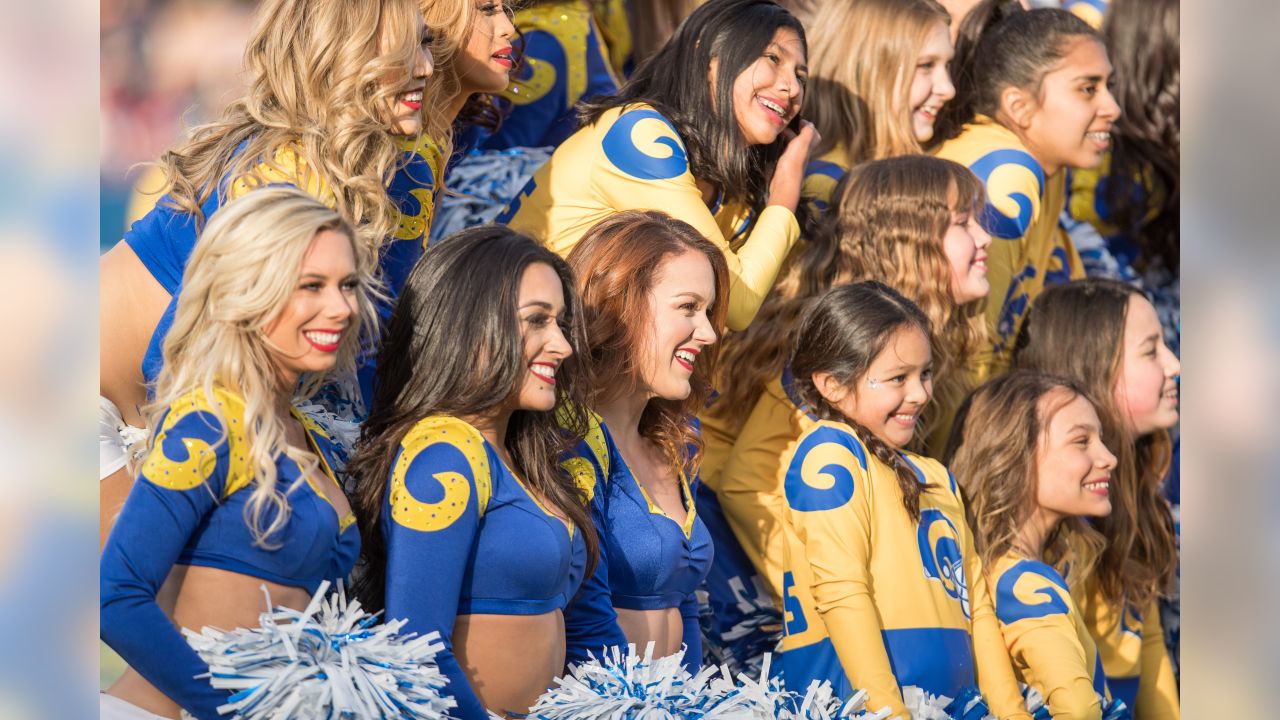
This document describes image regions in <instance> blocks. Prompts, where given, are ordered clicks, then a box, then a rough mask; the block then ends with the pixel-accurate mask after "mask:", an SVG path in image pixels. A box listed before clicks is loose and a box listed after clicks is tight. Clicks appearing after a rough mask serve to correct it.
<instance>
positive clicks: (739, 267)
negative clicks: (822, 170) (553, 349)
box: [553, 108, 800, 330]
mask: <svg viewBox="0 0 1280 720" xmlns="http://www.w3.org/2000/svg"><path fill="white" fill-rule="evenodd" d="M640 137H645V138H648V142H647V143H645V147H650V146H655V147H656V148H662V147H663V146H665V148H666V154H667V157H665V158H660V157H658V156H654V155H651V154H649V153H648V152H646V151H645V150H642V149H641V143H640V142H639V141H638V139H639V138H640ZM650 149H653V148H650ZM603 150H604V154H605V158H600V162H597V163H596V164H595V166H594V168H593V169H592V173H593V175H594V176H595V183H594V185H595V187H597V188H598V189H599V192H600V194H601V196H602V197H603V199H604V202H605V204H607V205H609V206H611V207H613V208H614V209H615V210H643V209H652V210H661V211H663V212H665V213H667V214H668V215H671V216H672V217H674V218H676V219H678V220H683V221H685V222H687V223H689V224H690V225H692V226H693V227H694V229H696V230H697V231H698V232H699V233H701V234H702V235H703V236H705V237H706V238H707V239H708V240H710V241H711V242H712V243H714V244H715V245H716V247H718V248H720V250H721V251H722V252H723V253H724V258H725V262H726V263H727V264H728V266H729V327H730V328H731V329H733V330H744V329H746V327H747V325H749V324H751V321H752V319H754V318H755V315H756V311H758V310H759V309H760V305H761V304H762V303H763V302H764V299H765V296H767V295H768V294H769V291H770V290H771V289H772V288H773V282H774V280H775V279H776V278H777V275H778V271H779V269H781V267H782V262H783V261H784V260H785V259H786V257H787V253H788V252H790V251H791V246H792V245H794V244H795V242H796V240H797V239H799V237H800V225H799V223H798V222H797V221H796V216H795V213H793V212H792V211H790V210H788V209H786V208H785V207H781V206H777V205H770V206H769V207H766V208H765V209H764V211H763V212H761V213H760V217H759V218H758V219H757V220H756V225H755V228H753V229H752V231H751V235H750V236H749V237H748V238H747V239H746V241H745V242H744V243H743V244H742V246H741V247H740V248H739V249H738V251H737V252H734V251H733V250H732V249H730V247H729V243H728V241H727V240H726V239H725V237H724V235H723V233H722V232H721V230H720V227H719V225H717V224H716V220H715V216H714V215H713V214H712V212H711V210H710V209H709V208H708V207H707V205H706V203H705V202H703V200H702V193H701V192H700V191H699V190H698V185H697V183H696V181H695V179H694V177H693V175H692V174H690V172H689V167H688V161H687V160H686V158H685V150H684V143H683V142H681V140H680V138H679V136H678V135H677V134H676V131H675V128H674V127H673V126H672V125H671V123H670V122H669V121H668V120H667V119H666V118H664V117H663V116H662V115H660V114H659V113H658V112H657V111H655V110H653V109H650V108H638V109H632V110H628V111H627V112H624V113H622V114H621V115H620V116H619V117H618V119H617V121H616V122H615V123H614V124H613V126H612V127H611V128H610V129H609V131H608V133H607V134H606V136H605V139H604V143H603ZM653 151H654V152H657V151H658V150H656V149H653ZM553 162H554V159H553Z"/></svg>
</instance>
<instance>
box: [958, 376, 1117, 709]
mask: <svg viewBox="0 0 1280 720" xmlns="http://www.w3.org/2000/svg"><path fill="white" fill-rule="evenodd" d="M961 412H962V415H963V416H962V417H961V418H960V419H959V420H958V421H957V427H956V433H955V435H954V436H953V439H954V442H955V444H957V445H958V447H957V448H955V449H953V451H952V452H951V453H950V463H949V464H950V467H951V469H952V470H953V471H954V472H955V476H956V478H957V479H958V480H959V482H960V486H961V487H962V488H964V492H965V497H966V498H968V500H969V518H970V519H971V521H972V525H971V527H972V528H973V533H974V537H975V544H976V545H977V547H978V552H979V553H980V554H981V556H982V564H983V566H984V567H986V568H987V577H986V579H987V580H988V582H989V583H990V588H991V590H992V594H993V595H994V597H995V609H996V617H997V618H999V620H1000V629H1001V632H1002V634H1003V636H1004V639H1005V642H1006V644H1007V645H1008V648H1009V655H1010V657H1011V658H1012V659H1013V664H1014V671H1015V673H1016V674H1017V676H1018V680H1019V681H1020V682H1024V683H1026V684H1028V685H1030V686H1031V687H1033V688H1034V689H1035V690H1036V691H1037V692H1038V693H1039V694H1040V696H1041V697H1042V698H1043V700H1044V703H1045V705H1047V706H1048V709H1049V714H1050V715H1051V716H1052V717H1054V718H1095V719H1096V718H1101V717H1102V716H1103V712H1104V710H1105V709H1106V706H1107V705H1109V703H1108V701H1107V698H1106V678H1105V677H1104V675H1103V673H1102V665H1101V663H1100V661H1099V658H1098V649H1097V645H1095V644H1094V641H1093V638H1092V637H1090V636H1089V631H1088V629H1087V628H1086V627H1085V623H1084V619H1083V618H1082V617H1081V614H1080V611H1079V609H1078V608H1077V607H1076V604H1075V601H1074V600H1072V598H1071V593H1070V591H1069V590H1068V582H1069V581H1071V582H1078V579H1079V577H1080V576H1081V575H1088V573H1089V569H1088V568H1087V566H1086V564H1085V562H1083V561H1080V560H1077V559H1075V558H1073V557H1072V550H1071V548H1072V547H1073V546H1076V547H1090V548H1093V549H1094V550H1096V549H1098V548H1100V547H1101V545H1102V544H1103V542H1104V541H1103V540H1102V538H1101V537H1100V536H1099V535H1098V532H1097V531H1096V530H1094V529H1093V528H1092V527H1090V526H1089V525H1088V523H1086V522H1084V521H1083V520H1082V519H1081V518H1098V517H1105V516H1106V515H1108V514H1109V513H1110V512H1111V500H1110V490H1109V488H1110V486H1111V474H1112V472H1113V471H1114V470H1115V467H1116V456H1115V455H1113V454H1111V451H1110V450H1108V449H1107V446H1106V445H1105V444H1103V442H1102V425H1101V422H1100V421H1099V420H1098V414H1097V412H1096V411H1095V410H1094V408H1093V404H1092V403H1090V402H1089V399H1088V396H1087V395H1086V394H1085V391H1084V390H1083V389H1081V388H1080V387H1079V386H1077V385H1076V384H1075V383H1074V382H1073V381H1070V380H1064V379H1057V378H1053V377H1050V376H1048V375H1042V374H1040V373H1034V372H1028V371H1023V370H1019V371H1014V372H1012V373H1009V374H1007V375H1002V376H1000V377H998V378H996V379H995V380H992V381H990V382H989V383H987V384H986V385H983V386H982V387H981V388H979V389H978V390H977V392H975V393H974V395H973V396H972V397H971V398H970V399H969V400H968V401H967V403H966V405H965V410H962V411H961ZM1085 554H1086V555H1089V554H1090V553H1088V552H1086V553H1085ZM1067 567H1069V568H1070V571H1069V572H1070V577H1064V574H1065V573H1066V571H1062V572H1060V570H1059V569H1060V568H1067Z"/></svg>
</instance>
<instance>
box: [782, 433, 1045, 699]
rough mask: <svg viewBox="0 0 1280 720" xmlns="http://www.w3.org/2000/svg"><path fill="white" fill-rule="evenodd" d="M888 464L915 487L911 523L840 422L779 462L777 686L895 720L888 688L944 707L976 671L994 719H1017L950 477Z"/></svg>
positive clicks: (917, 459)
mask: <svg viewBox="0 0 1280 720" xmlns="http://www.w3.org/2000/svg"><path fill="white" fill-rule="evenodd" d="M902 459H903V460H904V461H905V462H906V463H907V464H908V466H909V467H910V468H911V469H912V470H914V472H915V474H916V476H917V477H918V478H919V479H920V481H921V482H922V483H925V482H927V483H928V485H929V488H928V490H927V491H926V492H924V493H923V494H922V495H921V496H920V521H919V522H918V523H916V522H913V521H912V520H911V517H910V515H908V514H907V511H906V509H905V508H904V507H903V498H902V490H901V488H900V487H899V486H898V480H897V476H896V474H895V473H894V471H893V469H892V468H890V467H889V466H887V465H885V464H884V463H882V462H881V461H880V460H879V459H877V458H876V457H875V455H873V454H872V453H871V452H869V451H868V450H867V449H866V446H864V445H863V443H862V442H861V441H860V440H859V439H858V438H857V436H856V435H855V434H854V432H853V430H852V429H851V428H850V427H849V426H848V425H845V424H843V423H838V422H831V421H825V420H824V421H820V422H818V423H817V424H816V425H815V426H814V427H813V428H812V429H811V430H809V431H808V432H807V433H805V434H804V436H803V437H801V438H800V442H799V444H798V445H797V447H796V449H795V452H794V453H792V454H791V456H790V457H789V458H787V462H786V465H787V475H786V480H785V482H784V494H785V498H786V515H785V520H786V523H785V533H786V541H785V551H786V552H785V560H784V568H785V571H786V572H785V574H784V576H783V600H782V602H783V622H784V627H785V631H786V636H785V638H784V640H783V653H782V664H783V672H784V676H783V677H784V678H785V680H786V683H787V686H788V688H789V689H795V690H800V691H803V689H804V688H806V687H807V686H808V685H809V683H810V682H811V681H813V680H828V681H830V682H831V683H832V686H833V687H834V689H835V691H836V693H837V694H839V695H840V696H841V697H848V696H849V694H850V693H851V692H852V691H853V690H854V689H858V688H861V689H865V690H866V691H867V693H868V696H869V697H868V701H867V707H869V708H874V709H877V710H878V709H880V708H883V707H886V706H887V707H889V708H890V709H891V712H892V714H896V715H898V716H899V717H904V718H905V717H909V715H908V714H907V712H908V711H907V709H906V707H905V706H904V704H903V699H902V690H901V688H902V687H905V686H908V685H914V686H917V687H920V688H922V689H924V690H925V691H927V692H930V693H933V694H935V695H937V694H941V695H946V696H948V697H952V698H954V697H956V696H957V695H959V694H960V692H961V691H963V690H965V689H967V688H970V687H972V686H973V685H974V678H975V674H976V677H977V681H978V684H979V685H980V687H981V689H982V691H983V695H984V696H985V698H986V700H987V703H988V705H989V707H990V708H991V711H992V712H993V713H994V714H995V715H996V716H997V717H1001V718H1009V717H1018V718H1029V717H1030V716H1029V715H1028V713H1027V711H1026V706H1025V705H1024V703H1023V700H1022V696H1021V694H1020V693H1019V690H1018V686H1017V683H1016V682H1015V681H1014V677H1013V671H1012V668H1011V666H1010V663H1009V655H1008V652H1007V651H1006V649H1005V645H1004V639H1003V637H1002V636H1001V635H1000V628H999V624H998V622H997V620H996V616H995V610H994V608H993V606H992V601H991V595H990V593H989V591H988V589H987V585H986V581H985V579H984V576H983V574H982V563H981V560H980V559H979V556H978V554H977V552H975V551H974V548H973V537H972V533H971V532H970V531H969V526H968V524H967V523H966V522H965V510H964V503H963V501H962V500H961V498H960V493H959V491H958V489H957V487H956V482H955V479H954V478H952V477H951V474H950V473H949V472H947V469H946V468H944V467H943V466H942V465H941V464H940V463H938V462H937V461H936V460H931V459H929V458H925V457H921V456H919V455H914V454H910V453H903V454H902Z"/></svg>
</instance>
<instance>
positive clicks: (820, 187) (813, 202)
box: [800, 144, 849, 219]
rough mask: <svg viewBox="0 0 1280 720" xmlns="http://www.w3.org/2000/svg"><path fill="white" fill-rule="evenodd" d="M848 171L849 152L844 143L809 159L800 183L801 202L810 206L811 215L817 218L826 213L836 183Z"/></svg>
mask: <svg viewBox="0 0 1280 720" xmlns="http://www.w3.org/2000/svg"><path fill="white" fill-rule="evenodd" d="M848 172H849V152H848V151H847V150H845V148H844V145H843V144H837V145H836V146H835V147H834V148H832V149H831V150H830V152H827V153H826V154H824V155H822V156H821V157H818V158H814V159H810V160H809V164H808V165H805V167H804V181H803V183H802V184H801V185H800V202H802V203H805V204H806V205H808V206H809V213H810V217H812V218H814V219H817V218H819V217H821V216H822V215H825V214H826V212H827V208H828V207H830V205H831V194H832V193H833V192H835V189H836V184H837V183H839V182H840V180H841V179H842V178H844V176H845V174H846V173H848Z"/></svg>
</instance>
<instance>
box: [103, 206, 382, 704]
mask: <svg viewBox="0 0 1280 720" xmlns="http://www.w3.org/2000/svg"><path fill="white" fill-rule="evenodd" d="M356 237H357V236H356V234H355V231H354V230H353V229H352V228H351V226H350V225H348V224H347V223H346V222H345V221H344V220H342V219H341V218H340V217H339V216H338V214H337V213H336V212H334V211H333V210H331V209H329V208H327V207H325V206H324V205H322V204H321V203H320V202H319V201H317V200H315V199H314V198H312V197H311V196H310V195H308V194H306V193H304V192H303V191H302V190H299V189H297V188H293V187H269V188H263V189H259V190H255V191H253V192H250V193H248V194H246V195H245V196H244V197H243V198H241V199H238V200H235V201H233V202H231V203H228V204H227V206H226V207H225V208H224V209H223V210H222V211H220V212H219V213H218V214H217V215H216V216H215V217H213V218H212V220H211V221H210V222H209V224H208V226H206V228H205V232H204V234H203V237H202V238H201V240H200V241H199V242H198V243H197V244H196V246H195V248H194V249H193V251H192V253H191V259H190V261H189V262H188V263H187V267H186V271H185V273H184V274H183V276H182V287H183V292H182V295H181V296H179V298H178V303H177V307H176V311H175V313H174V318H173V327H172V329H171V330H170V332H169V333H168V335H167V337H166V339H165V344H164V368H163V370H161V372H160V376H159V378H158V379H157V381H156V386H155V402H154V403H153V404H151V405H150V406H148V407H147V417H148V427H149V428H150V429H151V430H152V431H153V432H152V435H151V440H150V443H149V446H148V450H147V454H146V457H145V459H144V461H143V463H142V470H141V473H140V475H139V478H138V481H137V482H136V483H134V484H133V487H132V490H131V491H130V492H129V496H128V499H127V500H126V501H125V503H124V509H123V510H122V511H121V513H120V517H119V519H118V520H117V522H116V524H115V526H114V528H113V529H112V531H111V534H110V535H109V536H108V538H107V542H106V547H105V548H104V549H103V553H102V560H101V599H100V607H101V634H102V639H103V640H104V641H106V643H107V644H108V645H109V646H110V647H111V648H112V649H113V650H115V651H116V652H118V653H119V654H120V656H121V657H122V658H124V660H125V661H126V662H127V663H128V664H129V669H128V670H126V671H125V674H124V676H123V677H121V678H120V679H119V680H118V681H117V682H116V683H115V684H114V685H112V686H111V687H110V688H109V689H108V690H107V691H106V694H105V695H103V697H102V711H103V713H104V714H103V717H113V718H156V717H163V718H177V717H178V716H179V711H180V710H185V711H186V712H188V713H191V714H192V715H194V716H195V717H197V718H199V720H217V718H219V717H221V716H220V715H219V712H218V706H219V705H223V704H226V703H228V702H230V694H229V693H228V692H226V691H222V690H216V689H214V688H213V686H212V685H210V683H209V680H208V679H197V677H196V676H198V675H201V674H203V673H207V672H208V670H209V667H208V665H206V664H205V663H204V661H202V660H201V659H200V657H199V656H198V655H197V654H196V652H195V651H194V650H193V649H192V648H191V647H190V646H188V645H187V642H186V641H185V640H184V639H183V637H182V635H181V634H180V633H179V628H190V629H192V630H197V631H198V630H199V629H200V628H202V627H205V626H212V627H218V628H226V629H230V628H236V627H249V626H254V627H256V626H257V625H258V615H259V613H261V612H263V610H264V609H265V608H264V607H263V595H262V590H261V588H262V587H263V586H265V587H266V588H267V591H268V592H269V594H270V601H271V603H272V604H274V605H277V606H283V607H288V608H294V609H301V608H304V607H306V606H307V604H308V602H309V601H310V599H311V595H312V593H313V592H315V590H316V589H317V587H318V586H319V585H320V584H321V582H323V581H326V580H327V581H330V582H334V581H339V580H342V579H344V578H345V577H346V576H347V574H348V573H349V572H350V571H351V568H352V565H354V563H355V560H356V556H357V555H358V553H359V549H360V538H359V535H358V534H357V532H356V529H355V527H354V521H355V518H354V516H353V515H352V513H351V507H350V505H349V504H348V502H347V498H346V496H345V495H344V494H343V491H342V488H341V487H340V486H339V485H338V483H337V480H336V479H335V477H334V474H333V471H332V469H331V467H332V466H331V462H332V458H331V450H332V446H331V443H330V441H329V439H328V438H327V437H326V435H325V434H324V433H323V432H322V431H320V429H319V428H318V427H317V426H316V425H315V424H314V423H312V422H311V421H310V420H308V419H307V418H306V416H304V415H302V414H301V413H300V412H299V411H298V410H297V409H296V408H295V407H294V406H293V403H294V402H295V401H296V400H297V399H305V398H306V397H307V396H308V395H309V394H310V393H311V392H313V391H314V390H315V388H317V387H318V386H319V385H320V384H321V383H323V382H324V381H325V379H326V378H327V377H328V376H330V375H332V374H334V373H336V372H340V371H348V372H350V371H351V370H352V369H353V367H354V365H355V357H356V353H357V352H358V351H359V349H360V348H361V345H362V342H361V340H362V338H363V339H364V340H365V341H366V342H365V343H363V344H364V345H365V346H367V345H368V344H369V343H368V341H369V340H370V339H371V333H370V331H371V330H372V329H373V328H374V324H373V319H374V310H373V305H372V302H371V300H370V295H369V290H370V288H371V287H372V284H373V277H372V275H371V272H372V267H371V265H372V257H371V256H370V255H369V254H368V253H364V252H361V251H360V248H359V245H358V241H357V239H356Z"/></svg>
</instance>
